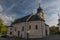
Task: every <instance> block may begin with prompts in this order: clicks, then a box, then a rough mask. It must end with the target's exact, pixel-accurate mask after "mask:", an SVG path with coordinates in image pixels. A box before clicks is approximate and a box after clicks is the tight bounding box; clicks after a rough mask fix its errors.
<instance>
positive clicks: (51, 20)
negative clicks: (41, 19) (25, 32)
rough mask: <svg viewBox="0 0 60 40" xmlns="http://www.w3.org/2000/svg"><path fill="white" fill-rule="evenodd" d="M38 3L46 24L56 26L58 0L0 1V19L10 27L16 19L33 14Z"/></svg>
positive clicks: (59, 2)
mask: <svg viewBox="0 0 60 40" xmlns="http://www.w3.org/2000/svg"><path fill="white" fill-rule="evenodd" d="M39 3H40V6H41V8H42V9H43V12H44V14H45V20H46V23H47V24H48V25H50V26H51V25H56V24H57V23H58V13H60V12H58V11H60V0H0V18H1V19H3V21H4V24H5V25H10V24H11V22H13V21H14V20H15V19H17V18H21V17H23V16H26V15H28V14H31V13H32V12H34V13H35V11H36V9H37V8H38V6H39Z"/></svg>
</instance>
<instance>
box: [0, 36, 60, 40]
mask: <svg viewBox="0 0 60 40" xmlns="http://www.w3.org/2000/svg"><path fill="white" fill-rule="evenodd" d="M0 40H9V39H6V38H0ZM33 40H36V39H33ZM37 40H60V35H54V36H48V37H46V38H41V39H37Z"/></svg>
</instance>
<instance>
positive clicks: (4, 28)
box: [0, 19, 7, 35]
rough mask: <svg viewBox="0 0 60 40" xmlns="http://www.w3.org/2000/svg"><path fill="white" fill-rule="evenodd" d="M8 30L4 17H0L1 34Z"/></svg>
mask: <svg viewBox="0 0 60 40" xmlns="http://www.w3.org/2000/svg"><path fill="white" fill-rule="evenodd" d="M6 31H7V27H6V26H5V25H4V24H3V21H2V19H0V35H1V34H2V33H4V32H6Z"/></svg>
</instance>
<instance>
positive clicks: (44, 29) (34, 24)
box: [7, 5, 49, 38]
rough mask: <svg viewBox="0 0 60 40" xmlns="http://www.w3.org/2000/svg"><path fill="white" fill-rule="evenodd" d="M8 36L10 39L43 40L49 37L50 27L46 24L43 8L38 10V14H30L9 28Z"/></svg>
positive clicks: (17, 20)
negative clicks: (42, 39) (32, 39)
mask: <svg viewBox="0 0 60 40" xmlns="http://www.w3.org/2000/svg"><path fill="white" fill-rule="evenodd" d="M7 35H8V36H9V37H14V36H15V37H22V38H28V37H29V38H42V37H46V36H48V35H49V25H47V24H46V23H45V19H44V13H43V10H42V8H41V7H40V5H39V7H38V8H37V12H36V14H29V15H27V16H24V17H22V18H19V19H16V20H15V21H14V22H13V23H12V25H11V26H10V27H8V30H7Z"/></svg>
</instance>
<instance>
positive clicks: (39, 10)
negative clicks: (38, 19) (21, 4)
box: [37, 3, 42, 13]
mask: <svg viewBox="0 0 60 40" xmlns="http://www.w3.org/2000/svg"><path fill="white" fill-rule="evenodd" d="M41 11H42V8H41V7H40V3H39V7H38V9H37V13H39V12H41Z"/></svg>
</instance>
